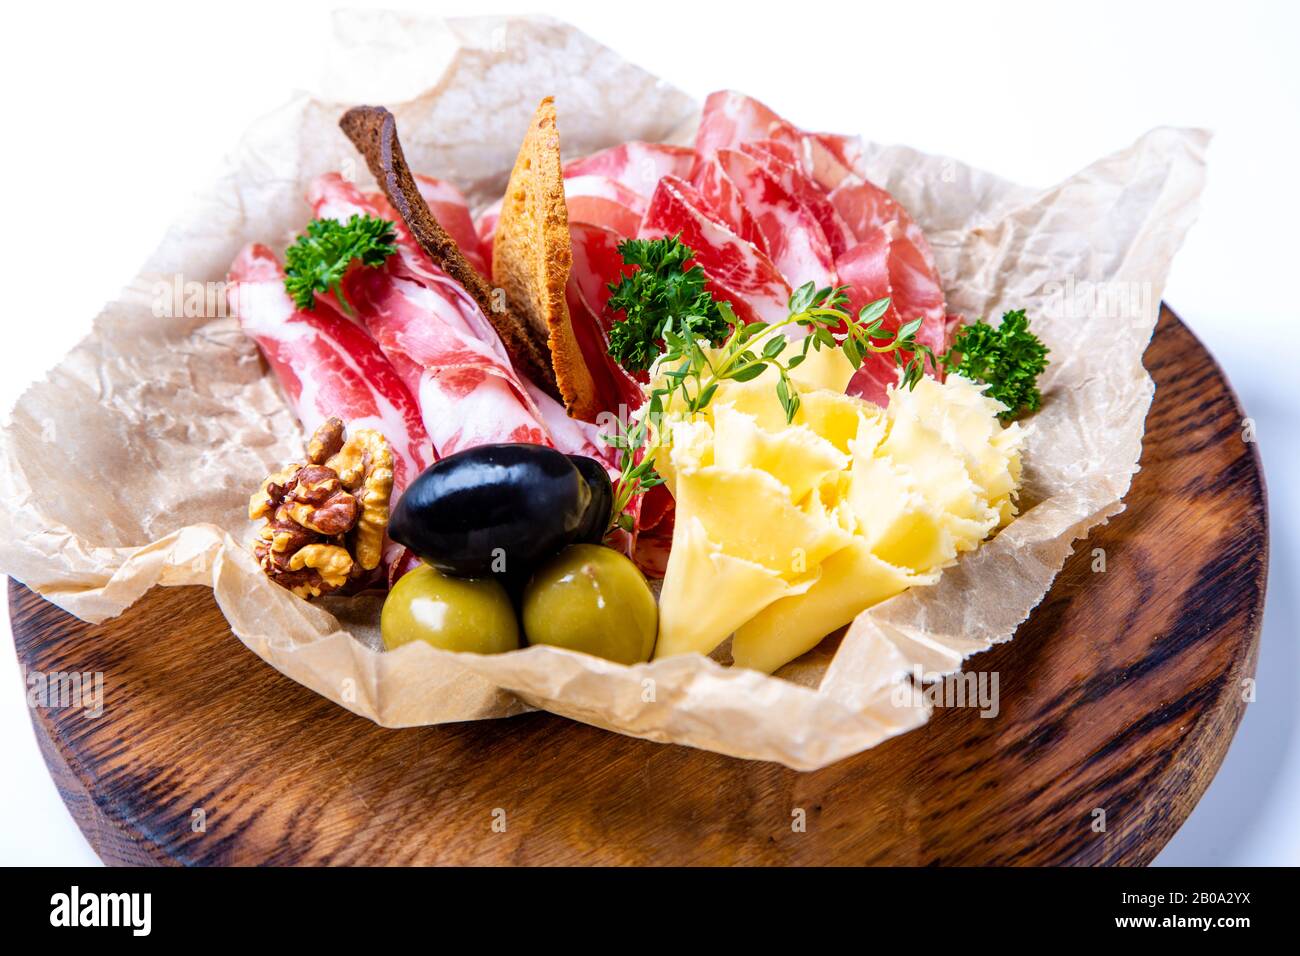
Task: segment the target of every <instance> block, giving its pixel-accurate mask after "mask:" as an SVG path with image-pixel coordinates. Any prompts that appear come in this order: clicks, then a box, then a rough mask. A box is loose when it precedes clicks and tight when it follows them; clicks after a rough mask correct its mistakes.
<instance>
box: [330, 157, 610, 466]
mask: <svg viewBox="0 0 1300 956" xmlns="http://www.w3.org/2000/svg"><path fill="white" fill-rule="evenodd" d="M308 201H309V202H311V204H312V207H313V209H314V210H315V213H316V215H317V216H318V217H321V218H325V217H332V218H338V219H344V220H346V219H347V218H349V217H351V216H352V215H354V214H363V215H365V214H369V215H379V216H384V217H385V218H390V217H392V212H391V210H388V209H387V208H386V206H382V205H379V204H378V202H377V201H372V200H371V199H369V198H368V197H365V196H363V195H362V194H361V193H360V191H358V190H357V189H356V187H355V186H353V185H352V184H351V183H348V182H346V181H345V180H343V179H342V178H341V177H339V176H336V175H334V174H329V175H326V176H322V177H320V178H319V179H317V180H316V181H315V182H314V183H313V184H312V187H311V189H310V191H309V194H308ZM393 218H395V226H396V230H397V236H398V249H399V255H398V256H395V257H392V258H390V259H389V261H388V262H387V263H385V265H384V266H383V267H381V268H375V269H365V268H356V267H354V268H353V269H351V270H349V272H348V274H347V275H346V276H345V277H344V294H345V295H346V296H347V298H348V300H349V301H350V302H351V303H352V305H353V307H354V308H355V309H356V312H357V316H358V319H359V320H360V322H361V323H362V325H364V327H365V329H366V330H367V331H368V332H369V333H370V335H371V336H373V338H374V340H375V342H376V343H378V345H379V348H380V349H381V350H382V351H383V353H384V355H386V356H387V357H388V358H389V360H390V361H391V363H392V365H393V367H394V368H395V369H396V370H397V372H398V373H399V374H400V375H401V376H402V378H403V379H404V380H405V382H406V384H407V386H408V388H409V389H410V390H411V392H412V393H414V394H415V395H416V396H417V398H418V400H419V406H420V411H421V414H422V417H423V420H424V424H425V427H426V429H427V430H428V432H429V436H430V438H431V439H432V441H433V444H434V447H435V448H436V449H437V451H438V453H439V454H440V455H449V454H452V453H454V452H456V451H461V450H463V449H465V448H471V447H473V446H475V445H481V444H487V443H491V442H529V443H532V444H543V445H554V446H555V447H557V448H560V449H561V450H562V451H565V452H568V453H571V454H599V453H602V450H601V449H600V448H598V447H597V446H598V444H599V442H598V441H597V440H596V436H595V434H594V431H592V430H584V429H582V428H581V427H577V426H575V427H573V428H566V429H564V430H563V431H562V432H561V433H560V434H559V435H558V436H557V435H556V434H555V433H554V432H553V431H552V429H551V428H550V427H548V425H547V420H548V418H549V419H550V420H552V421H555V420H556V419H557V416H556V415H555V412H556V408H551V407H546V408H545V410H544V406H543V404H542V403H541V401H540V399H539V396H542V393H541V391H540V390H539V389H536V388H535V387H530V383H527V382H526V381H525V380H524V378H523V377H522V376H520V375H519V374H517V373H516V371H515V369H514V368H513V367H512V365H511V364H510V360H509V358H508V356H507V354H506V351H505V348H504V346H503V345H502V344H501V340H500V338H499V337H498V336H497V334H496V332H495V330H494V329H493V328H492V326H491V323H489V322H488V320H487V318H486V317H485V316H484V315H483V313H482V312H481V311H480V310H479V308H478V305H477V303H475V302H474V300H473V299H471V298H470V296H469V295H468V294H467V293H466V292H465V290H464V289H462V288H461V287H460V285H459V284H458V283H457V282H455V281H454V280H453V279H451V278H450V277H449V276H447V275H446V274H444V273H443V272H442V270H441V269H439V268H438V267H437V266H435V265H434V264H433V263H432V262H431V261H430V260H429V259H428V257H427V256H425V255H424V254H423V252H422V251H420V249H419V248H418V246H416V244H415V242H414V240H413V239H412V238H411V236H410V235H409V234H408V233H407V232H406V230H405V228H404V227H403V226H402V225H401V221H400V219H399V218H396V217H393ZM546 402H548V403H549V404H550V405H555V403H554V402H553V400H550V399H546ZM556 407H557V408H558V406H556ZM548 412H549V414H548ZM557 437H558V438H560V439H561V440H560V441H557V440H556V439H557ZM604 454H607V453H604Z"/></svg>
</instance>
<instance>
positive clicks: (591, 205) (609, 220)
mask: <svg viewBox="0 0 1300 956" xmlns="http://www.w3.org/2000/svg"><path fill="white" fill-rule="evenodd" d="M564 201H565V205H566V206H567V207H568V212H569V222H571V223H575V222H577V223H587V224H589V225H592V226H600V227H602V228H605V229H610V230H613V231H614V232H616V233H618V235H620V236H623V237H625V238H631V237H632V236H635V235H636V233H637V229H638V228H640V226H641V217H642V216H644V215H645V210H646V206H647V205H648V204H649V203H648V200H647V199H646V198H645V197H644V196H642V195H641V194H640V193H636V192H633V191H632V190H631V189H628V188H627V187H626V186H624V185H623V184H622V183H620V182H618V181H617V180H614V179H609V178H608V177H605V176H595V175H591V176H573V177H569V178H566V179H565V180H564Z"/></svg>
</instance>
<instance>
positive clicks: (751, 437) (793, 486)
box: [713, 404, 849, 502]
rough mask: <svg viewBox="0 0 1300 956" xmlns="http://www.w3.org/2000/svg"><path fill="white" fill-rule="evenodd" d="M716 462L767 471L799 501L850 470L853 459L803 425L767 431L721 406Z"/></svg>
mask: <svg viewBox="0 0 1300 956" xmlns="http://www.w3.org/2000/svg"><path fill="white" fill-rule="evenodd" d="M713 463H714V464H715V465H717V466H718V467H719V468H730V469H742V468H758V469H759V470H761V471H765V472H767V473H768V474H769V475H771V476H772V477H773V478H775V479H776V480H777V481H779V482H780V483H781V484H783V485H785V487H786V489H787V490H788V491H789V493H790V497H791V499H792V500H793V501H795V502H799V501H802V500H803V497H804V496H805V495H806V494H807V493H808V492H809V491H811V490H812V489H813V488H816V487H817V486H818V485H820V484H821V482H822V481H823V479H825V478H826V476H828V475H830V474H832V473H833V472H838V471H842V470H844V469H845V468H847V467H848V464H849V457H848V455H846V454H844V453H843V452H841V451H840V450H839V449H837V448H836V447H835V446H834V445H832V444H831V443H830V442H828V441H827V440H826V439H824V438H822V437H820V436H818V435H817V434H815V433H814V432H813V431H812V430H811V429H809V428H805V427H804V426H802V425H790V426H788V427H786V428H784V429H783V430H781V431H777V432H770V431H764V430H762V429H761V428H759V427H758V422H757V421H755V419H754V417H753V416H752V415H746V414H745V413H744V412H740V411H737V410H736V408H735V407H734V406H732V405H729V404H721V405H717V406H716V407H715V408H714V410H713Z"/></svg>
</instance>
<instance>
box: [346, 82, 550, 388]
mask: <svg viewBox="0 0 1300 956" xmlns="http://www.w3.org/2000/svg"><path fill="white" fill-rule="evenodd" d="M339 126H340V127H342V129H343V132H344V133H346V134H347V137H348V139H350V140H352V145H354V146H355V147H356V148H357V150H358V151H359V152H360V153H361V155H362V156H364V157H365V159H366V165H367V166H369V167H370V172H371V174H372V175H373V176H374V177H375V180H376V181H377V182H378V183H379V187H380V188H381V189H382V190H383V191H384V195H385V196H387V197H388V201H389V203H391V204H392V206H393V208H394V209H396V210H397V214H398V215H399V216H401V217H402V221H403V222H405V223H406V227H407V228H408V229H409V230H410V231H411V235H412V236H413V237H414V238H415V241H416V242H417V243H419V245H420V248H421V249H423V250H424V251H425V252H426V253H427V254H428V256H429V258H430V259H432V260H433V261H434V263H435V264H436V265H437V266H438V267H439V268H441V269H442V270H443V271H444V272H446V273H447V274H448V275H449V276H451V277H452V278H453V279H455V280H456V281H457V282H459V283H460V284H461V286H462V287H464V289H465V291H466V292H468V293H469V295H470V297H471V298H472V299H474V301H475V302H476V303H478V306H479V308H480V309H482V310H483V314H484V315H485V316H487V319H488V321H489V322H491V323H492V327H493V328H494V329H496V331H497V334H498V335H500V336H501V342H502V344H503V345H504V346H505V348H506V352H507V353H508V354H509V356H510V360H511V362H513V363H514V366H515V369H516V370H518V371H519V372H520V373H521V374H523V375H526V376H528V378H529V379H531V380H532V381H533V383H534V384H536V385H538V386H539V387H540V388H542V389H543V390H544V391H546V392H549V393H550V394H551V395H552V397H555V398H560V397H561V394H560V391H559V388H558V385H557V383H556V380H555V373H554V371H553V370H552V368H551V358H550V355H549V354H548V352H547V348H546V335H545V332H544V330H543V331H542V332H538V331H536V330H535V328H534V327H533V326H531V325H530V324H529V322H528V321H527V320H525V319H523V318H521V317H520V316H519V315H517V314H516V313H515V312H514V311H512V309H511V308H510V305H509V303H510V302H512V301H513V300H512V299H511V293H510V291H509V290H507V291H506V297H505V301H504V302H502V301H500V298H501V297H499V296H495V297H494V296H493V294H492V288H491V287H490V286H489V285H488V283H487V281H486V280H485V279H484V278H483V277H482V276H481V275H479V274H478V270H477V269H475V268H474V267H473V266H472V265H470V263H469V261H468V260H467V259H466V258H465V256H464V254H463V253H462V252H461V251H460V247H459V246H457V245H456V240H454V239H452V238H451V236H449V235H448V234H447V231H446V230H445V229H443V228H442V226H441V225H439V223H438V220H437V219H436V218H435V217H434V215H433V213H432V212H430V211H429V206H428V204H426V203H425V201H424V198H423V197H422V196H421V195H420V190H419V187H418V186H417V185H416V182H415V177H414V176H412V175H411V170H410V168H409V167H408V166H407V165H406V159H405V157H404V156H403V155H402V144H401V142H399V141H398V139H397V124H396V122H395V120H394V119H393V114H392V113H390V112H388V110H386V109H384V108H383V107H382V106H357V107H354V108H353V109H350V110H348V111H347V112H346V113H344V114H343V118H342V119H341V120H339ZM561 203H563V197H561ZM567 237H568V232H567V227H566V231H565V242H566V247H565V248H566V250H567V248H568V247H567V242H568V238H567ZM565 275H566V276H567V275H568V268H567V266H566V267H565ZM560 291H561V299H563V291H564V285H563V283H561V285H560Z"/></svg>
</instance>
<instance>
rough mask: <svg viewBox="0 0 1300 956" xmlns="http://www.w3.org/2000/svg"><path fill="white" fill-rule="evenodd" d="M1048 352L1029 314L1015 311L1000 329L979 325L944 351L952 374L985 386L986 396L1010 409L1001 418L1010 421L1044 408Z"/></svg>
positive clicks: (962, 331)
mask: <svg viewBox="0 0 1300 956" xmlns="http://www.w3.org/2000/svg"><path fill="white" fill-rule="evenodd" d="M1047 353H1048V348H1047V346H1045V345H1044V344H1043V343H1042V342H1041V341H1040V340H1039V338H1038V336H1036V335H1034V333H1033V332H1030V331H1029V320H1028V319H1027V318H1025V310H1024V309H1016V310H1014V311H1011V312H1004V313H1002V322H1001V324H999V325H996V326H993V325H988V324H987V323H985V322H983V321H980V322H976V323H974V324H973V325H967V326H963V327H962V328H961V329H959V330H958V331H957V336H956V338H954V339H953V343H952V347H951V348H949V349H948V351H947V352H945V353H944V356H943V365H944V368H945V369H947V370H948V371H950V372H956V373H957V374H958V375H962V376H964V377H966V378H969V379H974V380H976V381H980V382H986V383H987V384H988V389H987V390H986V392H985V394H987V395H988V396H989V397H990V398H996V399H997V400H998V401H999V402H1001V403H1002V404H1003V405H1005V406H1006V411H1004V412H1001V413H1000V414H999V415H998V418H1000V419H1001V420H1002V421H1004V422H1006V421H1010V420H1011V419H1013V418H1018V417H1020V415H1021V414H1024V413H1026V412H1036V411H1038V409H1039V406H1040V405H1042V402H1043V396H1042V393H1041V392H1039V390H1038V376H1039V375H1041V374H1042V373H1043V370H1044V369H1045V368H1047Z"/></svg>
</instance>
